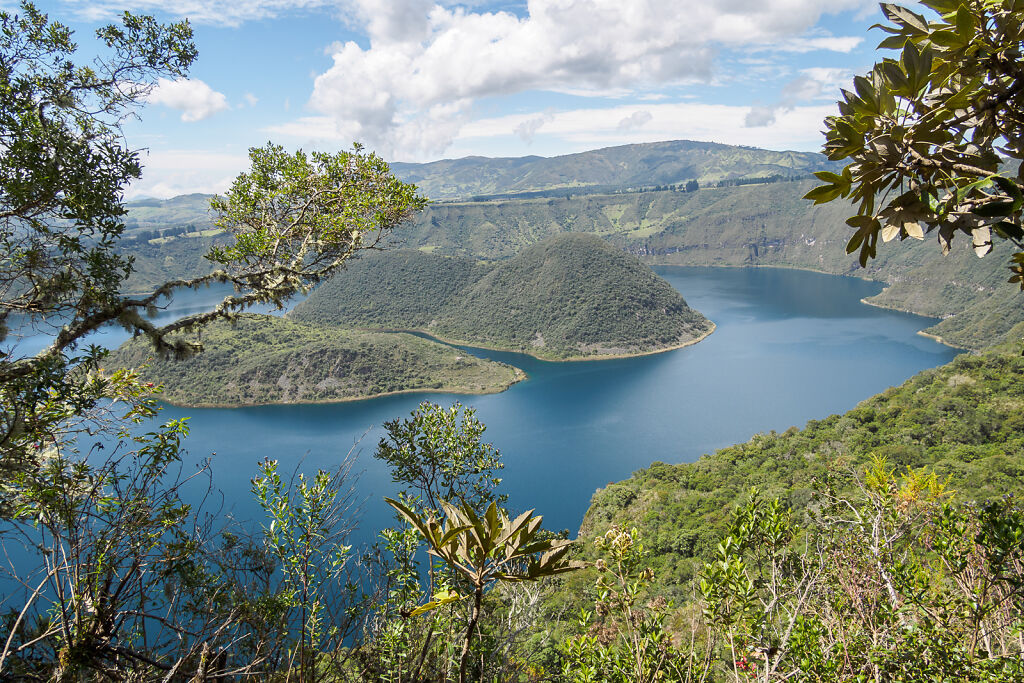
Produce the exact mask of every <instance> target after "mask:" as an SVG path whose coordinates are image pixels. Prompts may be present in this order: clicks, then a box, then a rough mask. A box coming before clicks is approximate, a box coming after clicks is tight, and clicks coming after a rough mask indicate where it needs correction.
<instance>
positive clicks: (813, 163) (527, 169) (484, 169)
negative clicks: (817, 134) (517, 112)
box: [392, 140, 838, 200]
mask: <svg viewBox="0 0 1024 683" xmlns="http://www.w3.org/2000/svg"><path fill="white" fill-rule="evenodd" d="M823 169H828V170H838V165H837V164H834V163H832V162H830V161H828V160H827V159H826V158H825V157H824V156H822V155H820V154H811V153H807V152H772V151H768V150H764V149H755V148H752V147H737V146H733V145H721V144H717V143H713V142H692V141H689V140H673V141H670V142H652V143H646V144H639V145H620V146H618V147H606V148H604V149H598V150H593V151H590V152H581V153H579V154H569V155H565V156H558V157H552V158H543V157H521V158H516V159H488V158H484V157H467V158H465V159H446V160H444V161H435V162H431V163H427V164H401V163H397V164H392V170H393V171H394V172H395V175H397V176H398V177H399V178H402V179H403V180H405V181H406V182H410V183H415V184H416V186H417V187H419V188H420V190H421V191H422V192H423V193H424V194H426V195H427V196H428V197H430V198H431V199H434V200H439V199H466V198H469V197H472V196H475V195H496V194H502V195H514V194H522V193H534V192H547V191H551V190H563V192H562V193H561V194H562V195H565V194H571V193H573V192H576V191H579V190H586V189H590V188H598V189H601V190H603V191H605V192H608V191H613V190H625V189H629V188H638V187H651V186H663V185H680V184H681V185H682V186H683V188H682V189H685V188H686V184H687V183H689V182H692V181H697V182H698V184H699V185H700V186H701V187H704V186H707V185H709V184H713V183H716V182H719V181H736V180H741V179H747V180H754V179H762V178H769V177H771V176H781V177H801V176H806V175H807V174H808V173H810V172H811V171H819V170H823ZM691 187H693V186H691Z"/></svg>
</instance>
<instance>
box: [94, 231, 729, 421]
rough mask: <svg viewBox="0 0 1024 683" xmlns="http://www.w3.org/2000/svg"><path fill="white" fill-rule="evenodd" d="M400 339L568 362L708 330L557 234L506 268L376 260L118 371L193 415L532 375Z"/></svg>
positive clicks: (457, 388)
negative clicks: (288, 305) (137, 376)
mask: <svg viewBox="0 0 1024 683" xmlns="http://www.w3.org/2000/svg"><path fill="white" fill-rule="evenodd" d="M401 330H418V331H422V332H425V333H428V334H430V335H432V336H434V337H437V338H440V339H442V340H446V341H452V342H455V343H460V344H467V345H474V346H485V347H489V348H495V349H502V350H509V351H521V352H525V353H528V354H531V355H533V356H537V357H539V358H545V359H549V360H571V359H584V358H587V359H598V358H607V357H613V356H623V355H638V354H645V353H655V352H658V351H664V350H668V349H672V348H677V347H679V346H685V345H687V344H691V343H694V342H695V341H699V340H700V339H702V338H703V337H705V336H707V335H708V334H710V333H711V331H712V330H714V324H713V323H712V322H711V321H709V320H708V319H707V318H705V317H704V316H703V315H701V314H700V313H698V312H697V311H695V310H693V309H691V308H690V307H689V306H687V305H686V301H685V300H684V299H683V297H682V296H681V295H680V294H679V292H677V291H676V290H675V289H674V288H673V287H672V286H671V285H669V284H668V283H667V282H665V281H664V280H662V279H661V278H660V277H658V276H657V275H655V274H654V273H653V272H651V270H650V269H649V268H648V267H647V266H645V265H643V264H642V263H641V262H640V261H639V260H638V259H637V258H636V257H635V256H632V255H629V254H626V253H623V252H622V251H620V250H618V249H615V248H614V247H611V246H609V245H607V244H606V243H605V242H603V241H602V240H601V239H599V238H597V237H594V236H592V235H579V234H563V235H557V236H555V237H552V238H549V239H547V240H545V241H544V242H541V243H539V244H536V245H534V246H532V247H530V248H528V249H526V250H524V251H523V252H522V253H520V254H519V255H517V256H516V257H514V258H511V259H508V260H506V261H500V262H481V261H476V260H473V259H467V258H460V257H445V256H437V255H433V254H430V253H425V252H423V251H417V250H395V251H384V252H372V253H370V254H367V255H365V256H363V257H362V258H359V259H356V260H354V261H352V262H351V264H350V265H349V267H348V268H346V269H344V270H342V271H341V272H339V273H337V274H336V275H335V276H334V278H333V279H331V280H330V281H328V282H325V283H323V284H321V285H320V287H318V288H317V289H316V291H314V292H313V294H311V295H310V296H309V298H308V299H306V300H305V301H304V302H302V303H301V304H299V305H298V306H297V307H296V308H295V310H293V311H292V312H291V313H289V314H288V315H287V317H286V318H280V317H275V316H268V315H242V316H239V317H238V319H237V320H236V321H235V324H234V325H229V324H227V323H226V322H221V323H216V324H214V325H211V326H209V327H207V328H205V329H204V330H203V332H202V337H201V341H202V343H203V346H204V348H205V350H204V352H203V353H201V354H200V355H199V356H197V357H195V358H191V359H188V360H182V361H175V360H165V359H159V358H156V359H154V358H151V356H152V349H151V348H150V347H149V346H148V344H147V343H146V342H145V340H143V339H136V340H133V341H131V342H128V343H127V344H125V345H124V346H122V347H121V348H120V349H119V350H118V351H116V352H115V353H114V354H113V355H112V357H111V363H112V364H113V365H116V366H121V367H141V366H145V367H143V369H142V370H141V372H142V375H143V377H144V378H145V379H146V380H151V381H153V382H157V383H160V384H163V385H164V386H165V393H164V398H165V399H166V400H168V401H169V402H171V403H176V404H179V405H190V406H240V405H255V404H264V403H304V402H329V401H342V400H354V399H360V398H369V397H372V396H379V395H382V394H388V393H395V392H399V391H447V392H455V393H491V392H497V391H502V390H504V389H506V388H508V387H509V386H510V385H512V384H514V383H515V382H517V381H519V380H520V379H523V378H524V377H525V375H524V374H523V373H522V371H520V370H518V369H517V368H514V367H512V366H509V365H506V364H503V363H497V362H493V361H490V360H485V359H481V358H477V357H475V356H472V355H469V354H467V353H466V352H464V351H462V350H460V349H457V348H455V347H453V346H449V345H448V344H444V343H440V342H437V341H433V340H429V339H422V338H420V337H417V336H414V335H410V334H405V333H403V332H401Z"/></svg>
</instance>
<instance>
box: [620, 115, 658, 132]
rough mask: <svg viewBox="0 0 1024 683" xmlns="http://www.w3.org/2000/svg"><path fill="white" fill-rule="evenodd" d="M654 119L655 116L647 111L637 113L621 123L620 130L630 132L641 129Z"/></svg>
mask: <svg viewBox="0 0 1024 683" xmlns="http://www.w3.org/2000/svg"><path fill="white" fill-rule="evenodd" d="M653 118H654V116H653V115H652V114H651V112H649V111H647V110H641V111H635V112H633V113H632V114H630V115H629V116H626V117H625V118H623V119H622V120H621V121H619V125H618V129H619V130H630V129H631V128H639V127H640V126H642V125H644V124H645V123H647V122H649V121H650V120H651V119H653Z"/></svg>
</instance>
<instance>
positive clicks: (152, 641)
mask: <svg viewBox="0 0 1024 683" xmlns="http://www.w3.org/2000/svg"><path fill="white" fill-rule="evenodd" d="M97 37H98V39H99V41H100V43H101V46H100V48H99V50H98V51H99V53H100V54H101V55H102V56H101V57H100V58H98V59H97V60H95V61H94V62H93V63H92V64H89V65H83V64H76V62H75V57H76V54H75V53H76V49H77V48H76V45H75V44H74V42H73V41H72V35H71V32H70V30H69V29H67V28H66V27H64V26H62V25H61V24H59V23H57V22H53V21H50V20H49V18H48V17H46V16H45V15H44V14H42V13H41V12H39V11H38V10H36V8H35V7H34V6H33V5H32V4H30V3H28V2H25V3H23V4H22V5H21V6H20V9H19V10H18V11H17V13H9V12H0V345H2V346H0V520H2V522H0V524H2V525H3V526H2V528H0V543H3V546H4V547H3V550H4V567H3V568H4V570H5V571H6V572H7V573H8V574H9V577H8V578H7V579H5V581H6V582H8V583H5V589H4V590H3V591H2V593H3V596H2V599H3V601H4V604H3V610H4V619H3V621H2V628H0V641H2V642H0V648H2V649H0V676H3V677H6V676H8V675H11V676H17V677H20V678H22V679H24V680H48V679H53V680H94V679H95V680H126V679H131V680H178V679H182V678H185V677H192V676H193V675H194V676H195V678H196V680H206V679H207V677H210V676H225V675H242V674H246V675H252V674H253V673H254V672H257V671H266V670H268V669H272V668H273V661H272V656H273V654H274V653H275V651H277V650H279V649H280V648H277V645H275V644H274V643H272V642H269V641H268V640H266V639H273V638H275V634H274V633H273V632H272V629H268V628H267V626H268V623H274V618H275V615H280V614H284V613H285V612H286V611H287V610H288V609H291V608H292V607H294V605H293V604H292V603H294V602H295V600H294V595H295V592H296V589H295V586H296V585H297V584H301V583H303V582H305V583H306V585H311V581H312V579H310V577H311V575H310V574H309V573H303V572H298V573H293V574H292V575H289V576H288V577H286V578H287V579H288V581H286V584H287V585H286V589H287V590H286V591H285V594H284V598H285V600H284V602H282V600H281V598H282V595H281V594H278V593H275V592H274V591H273V590H272V589H268V588H267V587H268V586H272V583H273V582H272V577H273V576H274V566H275V565H274V562H273V561H272V560H273V558H272V557H268V556H267V554H266V552H264V551H262V550H261V549H260V544H258V543H252V542H244V541H243V540H242V539H240V538H239V537H238V536H237V535H235V534H233V533H218V532H217V530H216V528H214V527H213V526H212V525H211V520H210V519H209V518H202V517H200V516H199V514H198V511H197V509H196V506H194V505H193V504H192V503H191V502H187V501H191V500H193V498H192V496H193V495H196V498H195V500H201V499H202V495H201V494H202V491H198V492H197V491H195V490H192V488H190V487H194V485H195V477H189V476H182V475H181V453H182V451H181V437H182V436H183V435H184V434H185V432H186V427H185V425H184V423H181V422H172V423H169V424H167V425H165V426H164V427H162V428H159V429H156V430H154V431H152V432H150V433H149V434H147V435H145V436H144V437H137V436H135V435H134V433H133V432H132V431H131V430H132V428H133V426H134V425H136V424H137V423H139V422H141V421H142V420H144V419H148V418H151V417H153V416H154V415H155V413H156V406H155V402H154V400H153V396H152V388H151V387H148V386H146V385H145V384H144V383H142V382H140V381H139V379H138V377H137V376H136V375H135V374H134V373H131V372H126V371H118V372H109V371H104V369H103V368H102V359H103V357H104V355H105V353H106V351H105V350H104V349H102V348H98V347H93V346H89V347H87V348H83V346H84V345H85V344H86V342H87V341H88V339H87V337H88V335H89V334H90V333H91V332H93V331H95V330H97V329H98V328H100V327H102V326H103V325H108V324H119V325H122V326H124V327H125V328H127V329H128V330H131V331H133V332H135V333H136V334H143V335H146V336H147V337H148V338H149V339H150V340H151V341H152V342H153V344H154V347H155V348H156V350H157V351H158V352H160V353H164V354H170V355H176V356H185V355H188V354H191V353H195V352H197V351H198V350H200V349H199V347H198V346H197V345H195V344H193V343H188V342H186V341H183V340H182V338H181V337H180V336H179V335H176V334H175V333H177V332H185V331H188V330H190V329H195V328H197V327H199V326H201V325H203V324H205V323H207V322H210V321H212V320H215V319H218V318H231V317H232V316H233V315H234V314H235V313H237V312H238V311H240V310H243V309H244V308H245V307H247V306H249V305H252V304H255V303H265V302H273V303H276V304H278V305H280V304H282V303H283V302H284V301H285V300H287V299H288V298H289V297H290V296H292V295H293V294H295V293H297V292H301V291H304V290H305V289H307V288H308V287H310V286H312V285H314V284H315V283H317V282H318V281H320V280H321V279H323V278H326V277H329V276H330V275H331V274H332V273H334V272H335V271H337V270H338V269H339V268H340V267H342V265H343V264H344V262H345V260H346V259H348V258H349V257H351V256H352V255H353V254H354V253H355V252H357V251H358V250H360V249H365V248H372V247H374V246H376V245H377V244H378V243H379V242H380V240H381V239H383V238H384V237H385V236H386V235H388V234H389V233H390V232H391V231H392V230H393V229H395V228H396V227H397V226H398V225H400V224H401V223H402V222H403V221H404V220H405V219H406V218H408V217H409V216H410V215H411V214H412V213H413V212H415V211H416V210H418V209H419V208H421V207H422V206H423V204H424V200H423V199H422V198H420V197H418V196H417V195H416V192H415V187H413V186H411V185H406V184H403V183H401V182H399V181H398V180H397V179H395V178H394V177H393V176H392V175H391V174H390V172H389V170H388V167H387V165H386V164H385V163H384V162H383V161H382V160H381V159H379V158H378V157H376V156H375V155H373V154H365V153H363V151H362V150H361V149H360V148H359V147H358V146H357V147H356V148H355V149H353V150H352V151H350V152H339V153H336V154H327V153H312V154H305V153H303V152H301V151H300V152H296V153H288V152H286V151H285V150H284V149H282V148H281V147H279V146H276V145H270V144H268V145H267V146H265V147H263V148H257V149H252V150H250V162H251V169H250V170H249V171H248V172H246V173H243V174H241V175H240V176H239V177H238V178H237V179H236V180H235V182H234V183H233V185H232V187H231V189H230V190H229V191H228V192H227V194H226V195H225V196H224V197H221V198H217V199H216V200H215V202H214V204H213V208H214V210H215V212H216V214H217V220H216V222H217V225H218V226H219V227H221V228H222V229H223V230H224V231H225V232H226V241H225V243H224V244H222V245H221V246H219V247H218V248H215V249H213V250H212V251H211V252H210V254H209V255H208V258H209V259H210V260H211V261H212V262H213V263H214V264H216V270H214V271H213V272H212V273H211V274H209V275H206V276H202V277H197V278H194V279H190V280H178V281H173V282H168V283H166V284H164V285H163V286H161V287H159V288H157V289H155V290H154V291H153V292H151V293H149V294H148V295H143V296H136V297H126V296H123V295H122V294H121V291H120V290H121V287H122V286H123V284H124V282H125V280H126V279H127V278H128V276H129V275H130V274H131V272H132V259H131V257H130V256H128V255H126V252H125V251H124V250H123V249H122V248H121V236H122V232H123V230H124V225H123V217H124V215H125V208H124V206H123V203H122V200H123V193H124V190H125V188H126V186H127V184H128V183H129V182H131V181H132V180H133V179H135V178H138V177H139V176H140V174H141V166H140V164H139V158H138V153H137V152H136V151H134V150H132V149H130V148H129V147H128V145H127V143H126V142H125V140H124V138H123V136H122V131H121V124H122V122H123V121H124V120H125V118H126V117H130V116H133V115H135V113H136V111H137V109H138V107H139V106H140V105H141V104H142V102H143V101H144V99H145V97H146V95H147V94H148V93H149V92H150V91H151V89H152V88H153V87H154V84H155V83H156V82H157V79H158V78H161V77H171V78H174V77H181V76H184V75H185V74H186V73H187V70H188V68H189V65H190V64H191V63H192V61H193V60H194V59H195V57H196V49H195V46H194V44H193V42H192V33H191V29H190V27H189V25H188V23H187V22H182V23H177V24H170V25H161V24H159V23H157V22H156V21H154V20H153V19H152V18H150V17H137V16H134V15H131V14H128V13H126V14H125V15H124V16H123V18H122V21H121V23H120V24H119V25H111V26H106V27H104V28H102V29H100V30H99V31H98V32H97ZM212 283H230V284H231V285H233V286H234V289H235V293H234V294H233V295H229V296H227V297H225V299H224V300H223V301H222V302H220V304H218V305H217V306H216V307H215V308H214V309H213V310H211V311H207V312H204V313H198V314H195V315H192V316H190V317H188V318H185V319H183V320H180V321H178V322H175V323H173V324H171V325H167V326H164V327H156V326H154V325H153V324H152V323H151V322H150V321H149V319H147V314H148V313H150V312H152V310H153V309H154V308H155V307H156V306H157V305H159V304H161V303H163V302H164V300H165V299H166V298H167V297H169V296H171V295H172V294H173V293H174V292H175V291H178V290H181V289H184V288H196V287H203V286H206V285H209V284H212ZM32 333H43V334H48V335H49V336H50V337H51V341H50V343H49V344H48V345H47V346H46V348H44V349H42V350H41V351H39V352H38V353H33V352H26V351H25V350H24V349H22V348H19V340H20V338H21V336H22V335H24V334H32ZM100 432H104V433H106V434H107V436H108V438H106V439H105V440H100V441H96V437H97V435H98V434H99V433H100ZM114 443H117V445H116V446H115V445H113V444H114ZM270 474H271V473H268V472H266V471H265V472H264V475H265V476H270ZM303 483H304V482H303ZM328 483H329V482H328ZM301 484H302V483H300V485H299V486H298V488H297V489H296V490H295V491H292V490H289V489H288V488H287V487H285V488H281V489H280V490H278V489H275V488H274V487H273V486H269V488H268V489H267V490H266V491H265V492H264V493H265V494H266V496H265V499H266V500H276V498H275V496H277V494H279V493H280V494H282V495H286V496H288V497H290V498H294V497H295V495H298V497H299V498H301V497H302V495H303V494H309V496H307V497H310V498H311V499H314V498H317V497H318V496H319V495H320V494H321V493H324V495H326V492H323V491H321V489H322V488H323V486H326V484H324V482H322V481H321V480H320V478H317V480H316V481H315V482H314V483H313V485H312V489H311V487H310V486H309V485H307V486H306V487H305V488H303V487H302V485H301ZM183 487H184V488H183ZM186 489H188V490H189V491H190V492H189V493H188V494H185V493H183V491H185V490H186ZM197 494H198V495H197ZM314 494H315V495H314ZM278 502H281V501H278ZM293 502H294V500H293ZM285 503H287V501H285V502H284V503H282V504H284V508H275V510H276V511H278V512H281V510H284V513H285V514H287V513H288V509H287V504H285ZM306 512H308V510H307V511H306ZM296 515H297V516H296ZM296 515H293V517H295V520H298V521H296V522H295V524H293V526H294V527H295V528H296V529H301V530H303V531H310V530H311V531H310V533H319V530H321V529H322V528H323V525H322V524H320V523H321V522H322V521H323V520H320V519H316V520H313V519H307V518H304V517H302V515H301V514H299V513H298V512H296ZM307 516H308V515H307ZM295 520H291V521H295ZM291 521H290V522H289V523H291ZM274 529H275V532H276V531H278V529H281V533H284V532H285V529H284V527H280V525H277V526H275V527H274ZM296 533H299V532H298V531H297V532H296ZM276 538H278V540H280V538H282V537H281V535H280V533H279V534H278V536H277V537H276ZM279 545H280V544H278V546H279ZM285 545H287V544H285ZM275 547H277V546H275ZM306 550H308V552H309V553H310V554H311V555H310V556H312V554H316V553H317V552H319V550H318V546H316V545H315V544H308V547H306ZM281 561H284V560H281ZM27 568H34V569H35V571H32V570H31V569H29V570H27ZM289 581H290V583H288V582H289ZM8 586H16V587H17V588H16V589H15V588H12V589H11V590H7V587H8ZM307 597H308V596H307ZM289 600H292V602H289ZM297 604H299V606H300V608H301V607H302V606H303V604H302V603H301V601H298V603H297ZM309 604H312V605H314V608H315V609H319V607H318V606H317V605H318V604H320V603H317V602H316V600H313V601H311V602H309ZM314 621H315V620H314ZM310 623H311V624H312V626H313V627H314V628H319V624H317V623H314V622H310ZM304 633H307V632H304ZM334 636H335V634H332V637H334ZM337 639H338V638H337V637H335V640H337ZM303 641H304V642H303V643H300V645H299V646H298V647H297V648H292V651H293V652H299V653H302V652H303V649H304V646H305V645H306V644H307V643H311V642H313V641H314V639H313V638H312V637H309V638H307V637H305V636H304V637H303ZM275 648H277V650H275ZM303 656H304V655H303ZM302 663H303V665H305V660H303V661H302ZM300 668H303V673H304V674H305V673H306V672H307V671H308V668H309V667H305V666H303V667H300ZM12 672H16V673H12Z"/></svg>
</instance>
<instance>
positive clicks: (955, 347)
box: [880, 307, 974, 353]
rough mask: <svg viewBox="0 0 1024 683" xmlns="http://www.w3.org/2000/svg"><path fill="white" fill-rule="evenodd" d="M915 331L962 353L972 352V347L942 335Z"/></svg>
mask: <svg viewBox="0 0 1024 683" xmlns="http://www.w3.org/2000/svg"><path fill="white" fill-rule="evenodd" d="M880 308H882V307H880ZM917 333H918V334H919V335H921V336H922V337H927V338H928V339H931V340H932V341H936V342H938V343H940V344H942V345H943V346H948V347H949V348H951V349H957V350H959V351H963V352H964V353H973V352H974V349H969V348H967V347H966V346H958V345H957V344H954V343H952V342H948V341H946V340H945V339H943V338H942V337H940V336H939V335H937V334H932V333H931V332H925V331H924V330H918V331H917Z"/></svg>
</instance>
